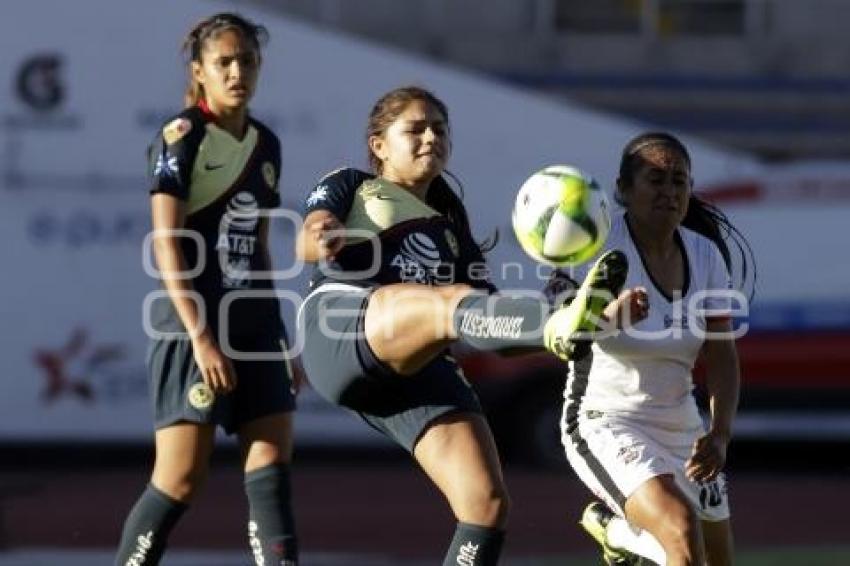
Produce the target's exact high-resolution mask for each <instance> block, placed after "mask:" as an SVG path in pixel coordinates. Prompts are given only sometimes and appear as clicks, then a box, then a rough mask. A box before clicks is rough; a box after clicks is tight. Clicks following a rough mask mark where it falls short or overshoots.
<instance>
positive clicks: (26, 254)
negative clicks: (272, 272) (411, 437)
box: [0, 0, 761, 441]
mask: <svg viewBox="0 0 850 566" xmlns="http://www.w3.org/2000/svg"><path fill="white" fill-rule="evenodd" d="M237 6H238V9H239V10H240V11H242V12H243V13H244V14H245V15H247V16H249V17H252V18H254V19H256V20H259V21H261V22H262V23H263V24H265V25H266V26H267V27H268V29H269V31H270V36H271V41H270V42H269V44H268V46H267V48H266V50H265V52H264V63H263V71H262V77H261V82H260V87H259V93H258V95H257V97H256V100H255V102H254V104H253V111H254V112H255V114H256V115H257V116H258V117H259V118H260V119H262V120H264V121H266V122H267V123H268V124H269V125H270V126H271V127H272V128H273V129H274V130H275V131H276V132H277V133H278V134H279V135H280V137H281V138H282V141H283V173H282V194H283V199H284V202H285V205H287V206H289V207H293V208H296V209H297V208H300V202H301V200H302V198H303V197H304V195H305V194H306V193H307V191H308V190H309V189H310V188H311V187H312V185H313V183H314V182H315V181H316V180H317V179H318V178H319V177H320V176H321V175H322V174H323V173H325V172H327V171H329V170H331V169H334V168H337V167H339V166H342V165H355V166H358V165H361V166H362V165H363V164H364V163H365V152H366V148H365V144H364V128H365V124H366V118H367V115H368V112H369V109H370V107H371V104H372V103H373V102H374V101H375V99H376V98H377V97H378V96H379V95H380V94H382V93H383V92H385V91H387V90H388V89H390V88H393V87H396V86H399V85H403V84H410V83H415V84H420V85H424V86H426V87H428V88H430V89H432V90H433V91H434V92H435V93H436V94H437V95H438V96H440V97H441V98H443V99H444V100H445V102H446V103H447V104H448V106H449V109H450V113H451V116H450V118H451V121H452V126H453V127H452V133H453V140H454V156H453V161H452V163H451V167H450V168H451V169H452V170H453V171H454V172H456V173H457V174H458V175H459V177H460V178H461V179H462V180H463V181H464V184H465V188H466V197H465V200H466V203H467V206H468V209H469V212H470V215H471V217H472V222H473V226H474V228H475V231H476V234H477V235H478V236H482V237H483V236H484V235H486V234H488V233H490V232H491V231H492V230H493V229H495V228H498V229H499V230H500V231H501V233H502V243H501V244H500V245H499V247H498V248H497V249H496V250H495V251H494V252H493V253H492V254H491V256H490V261H491V263H492V264H493V267H494V268H495V269H494V271H495V273H496V275H497V280H498V279H499V277H498V275H499V274H500V270H499V266H500V265H501V264H502V263H504V262H508V261H512V262H519V263H520V264H521V265H523V266H524V269H525V270H526V272H527V273H533V272H534V268H535V265H534V264H533V263H532V262H531V261H530V260H528V259H527V258H526V257H525V256H524V255H523V254H522V253H521V252H520V250H519V247H518V246H517V245H516V244H515V242H514V241H513V236H512V234H511V230H510V221H509V218H510V210H511V206H512V203H513V199H514V196H515V191H516V189H517V188H518V187H519V186H520V184H521V182H522V181H523V180H524V179H525V178H526V177H527V176H528V175H530V174H531V173H532V172H533V171H536V170H537V169H540V168H541V167H543V166H545V165H549V164H553V163H568V164H574V165H577V166H579V167H581V168H582V169H584V170H586V171H589V172H591V173H592V174H594V175H595V176H597V178H598V179H599V180H600V182H601V183H602V185H603V186H604V187H607V188H609V189H610V188H611V187H612V186H613V181H614V178H615V176H616V168H617V163H618V160H619V152H620V150H621V148H622V146H623V145H624V144H625V142H626V141H627V140H628V139H629V138H630V137H632V136H633V135H634V134H636V133H638V132H639V131H642V130H643V129H645V126H644V125H641V124H636V123H628V122H623V121H619V120H615V119H613V118H610V117H606V116H602V115H598V114H595V113H592V112H589V111H587V110H585V109H582V108H578V107H570V106H567V105H565V104H557V103H555V102H554V101H552V100H549V99H547V98H543V97H540V96H536V95H531V94H528V93H523V92H520V91H518V90H516V89H513V88H510V87H507V86H505V85H502V84H498V83H495V82H491V81H487V80H484V79H482V78H479V77H477V76H473V75H469V74H466V73H462V72H460V71H456V70H452V69H447V68H445V67H443V66H438V65H436V64H433V63H429V62H425V61H422V60H419V59H416V58H413V57H410V56H406V55H401V54H399V53H396V52H392V51H390V50H386V49H381V48H378V47H375V46H373V45H370V44H366V43H363V42H360V41H357V40H354V39H351V38H344V37H338V36H334V35H331V34H329V33H325V32H321V31H317V30H315V29H313V28H309V27H306V26H303V25H299V24H296V23H292V22H289V21H285V20H284V19H282V18H280V17H279V16H277V15H272V14H269V13H266V12H262V11H257V10H255V9H245V7H244V6H243V4H242V3H238V4H236V3H225V2H204V1H200V0H196V1H189V0H181V1H180V2H173V1H169V0H149V1H146V2H116V1H114V0H79V1H75V2H74V3H73V9H68V3H67V2H65V1H63V0H27V1H24V0H14V1H12V2H7V3H6V4H5V5H4V8H5V14H6V17H4V18H2V20H0V36H2V37H3V38H4V48H3V49H2V50H0V73H2V75H0V82H2V88H0V127H1V128H2V129H0V136H2V141H0V179H2V184H0V222H2V223H0V234H2V241H3V245H2V251H0V262H2V263H0V265H3V271H2V283H0V285H2V287H0V290H1V291H2V293H1V294H0V320H2V321H3V322H2V324H3V342H2V346H0V350H2V351H0V353H2V359H3V361H4V368H3V369H4V371H3V377H2V380H0V437H2V438H7V439H10V438H43V439H57V438H74V439H85V440H98V439H143V438H149V437H150V433H151V416H150V413H151V411H150V407H149V396H148V392H147V383H146V379H147V378H146V375H145V371H144V366H143V362H144V351H145V348H146V346H147V340H146V338H145V336H144V334H143V332H142V326H141V305H142V299H143V297H144V295H145V293H147V292H148V291H149V290H151V289H153V288H155V287H156V282H155V281H153V280H152V279H150V278H149V277H148V276H146V275H145V274H144V272H143V270H142V264H141V243H142V240H143V238H144V234H145V232H146V230H147V228H148V202H147V191H146V181H145V177H144V169H145V157H144V156H145V148H146V146H147V144H148V143H149V141H150V140H151V139H152V137H153V135H154V133H155V131H156V128H157V127H158V125H159V124H160V123H161V122H162V121H163V120H164V119H165V118H166V117H167V116H168V115H170V114H173V113H175V112H176V111H178V110H179V109H180V107H181V102H182V89H183V84H184V78H185V69H184V67H183V64H182V62H181V57H180V55H179V52H178V49H179V45H180V43H181V41H182V38H183V36H184V34H185V33H186V31H187V30H188V28H189V27H190V26H191V25H192V24H193V23H194V22H195V21H197V20H199V19H200V18H202V17H205V16H207V15H209V14H211V13H213V12H215V11H219V10H232V9H234V7H237ZM686 141H687V142H688V144H689V147H690V149H691V150H692V152H693V161H694V173H695V175H696V177H697V179H698V181H699V182H700V183H701V184H711V183H719V182H722V181H724V180H726V179H730V178H738V177H752V176H754V175H757V174H758V173H759V172H760V171H761V167H760V166H759V165H758V164H756V163H754V162H753V161H752V160H751V159H748V158H746V157H743V156H739V155H736V154H733V153H729V152H723V151H720V150H718V149H716V148H713V147H710V146H708V145H705V144H702V143H699V142H697V141H695V140H686ZM743 228H744V229H745V231H746V227H743ZM272 245H273V248H274V251H275V255H276V261H277V263H278V265H284V264H287V263H288V262H290V261H291V247H292V240H291V231H290V232H289V233H286V232H281V231H278V232H275V239H274V241H273V243H272ZM512 273H515V271H512ZM543 275H545V273H544V274H543ZM499 282H500V283H502V284H503V285H504V286H508V287H510V286H515V285H524V286H533V287H536V288H539V282H536V281H535V280H532V281H528V278H526V280H524V281H518V280H516V279H509V278H508V279H505V280H501V281H499ZM279 286H281V287H285V288H290V289H297V290H299V291H300V290H301V289H303V278H302V279H299V280H298V281H293V282H285V283H279ZM286 318H287V320H288V321H289V327H290V330H291V329H292V324H291V313H289V314H288V316H287V317H286ZM302 406H304V407H305V408H306V409H307V410H304V411H302V413H301V414H299V415H298V418H297V421H298V423H299V424H298V431H299V435H300V436H301V438H302V439H305V441H308V440H309V439H313V440H314V441H328V440H329V439H333V438H345V439H350V438H359V439H375V438H376V436H375V435H374V433H372V432H371V431H370V429H368V428H367V427H366V426H365V425H363V424H362V423H360V422H359V421H357V420H356V419H353V418H351V417H349V416H348V415H346V414H345V413H344V412H342V411H339V410H337V409H334V408H330V411H329V412H328V409H329V408H328V407H327V406H326V405H323V404H322V403H320V402H318V401H316V399H315V398H314V397H308V398H306V399H305V400H304V401H303V402H302ZM367 441H371V440H367Z"/></svg>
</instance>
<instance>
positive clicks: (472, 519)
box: [458, 485, 511, 527]
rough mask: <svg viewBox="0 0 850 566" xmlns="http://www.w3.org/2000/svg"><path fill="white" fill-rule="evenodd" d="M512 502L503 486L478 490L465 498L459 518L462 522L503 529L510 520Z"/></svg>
mask: <svg viewBox="0 0 850 566" xmlns="http://www.w3.org/2000/svg"><path fill="white" fill-rule="evenodd" d="M510 507H511V501H510V496H509V495H508V492H507V489H506V488H505V487H504V486H503V485H499V486H492V488H491V489H488V490H476V491H475V492H474V493H469V494H467V496H466V497H464V501H463V508H462V509H460V510H459V511H460V512H459V513H458V515H461V516H459V517H458V519H460V520H461V521H462V522H465V523H471V524H474V525H482V526H488V527H502V526H504V525H505V523H506V522H507V519H508V513H509V512H510Z"/></svg>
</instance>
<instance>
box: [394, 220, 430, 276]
mask: <svg viewBox="0 0 850 566" xmlns="http://www.w3.org/2000/svg"><path fill="white" fill-rule="evenodd" d="M390 265H392V266H393V267H397V268H398V271H399V279H401V280H402V281H410V282H415V283H431V282H433V281H434V280H435V279H436V275H437V270H438V269H439V268H440V266H441V265H442V261H441V258H440V250H438V249H437V244H436V243H434V240H432V239H431V238H430V237H428V236H427V235H425V234H423V233H421V232H414V233H413V234H409V235H408V236H407V237H406V238H405V239H404V240H403V241H402V243H401V247H400V250H399V253H397V254H396V256H395V257H394V258H393V260H392V261H391V262H390Z"/></svg>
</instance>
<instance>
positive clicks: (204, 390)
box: [189, 383, 215, 411]
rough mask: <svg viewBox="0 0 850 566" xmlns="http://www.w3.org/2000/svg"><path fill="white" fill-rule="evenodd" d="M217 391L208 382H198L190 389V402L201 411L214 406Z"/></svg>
mask: <svg viewBox="0 0 850 566" xmlns="http://www.w3.org/2000/svg"><path fill="white" fill-rule="evenodd" d="M213 401H215V393H213V391H212V389H210V386H209V385H207V384H206V383H196V384H195V385H193V386H192V387H191V389H189V404H190V405H192V406H193V407H194V408H196V409H198V410H199V411H204V410H206V409H209V408H210V407H212V404H213Z"/></svg>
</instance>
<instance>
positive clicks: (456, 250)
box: [445, 228, 460, 257]
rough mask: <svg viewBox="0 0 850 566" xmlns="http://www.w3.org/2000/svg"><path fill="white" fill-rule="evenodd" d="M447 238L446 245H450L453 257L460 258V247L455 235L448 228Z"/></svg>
mask: <svg viewBox="0 0 850 566" xmlns="http://www.w3.org/2000/svg"><path fill="white" fill-rule="evenodd" d="M445 237H446V243H447V244H448V245H449V251H450V252H452V255H453V256H455V257H460V246H458V243H457V238H455V235H454V233H453V232H452V231H451V230H449V229H448V228H446V233H445Z"/></svg>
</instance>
